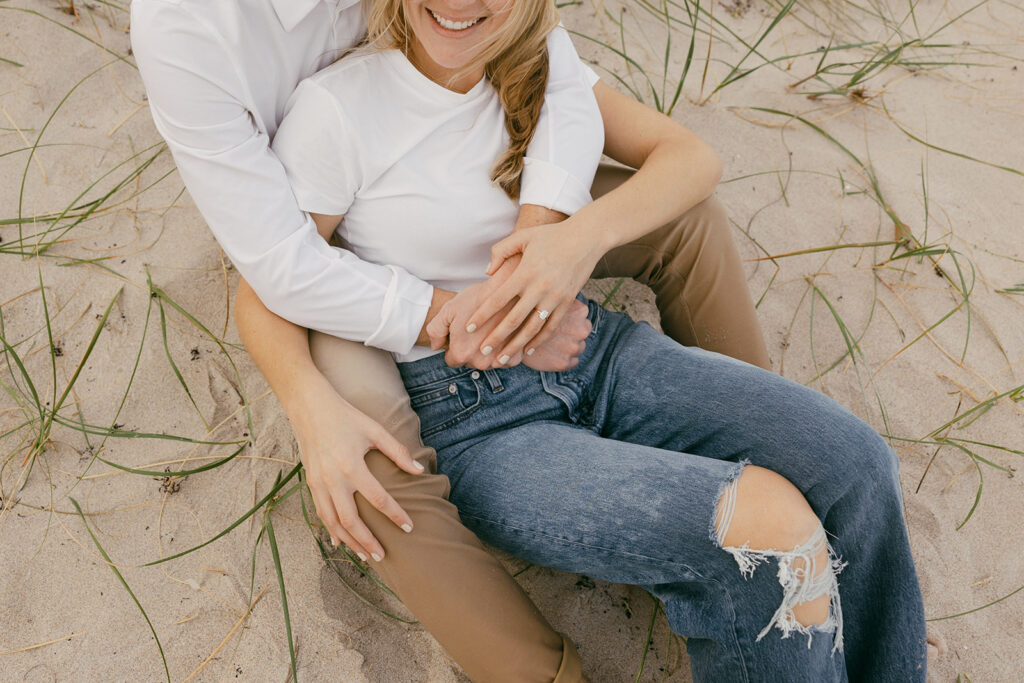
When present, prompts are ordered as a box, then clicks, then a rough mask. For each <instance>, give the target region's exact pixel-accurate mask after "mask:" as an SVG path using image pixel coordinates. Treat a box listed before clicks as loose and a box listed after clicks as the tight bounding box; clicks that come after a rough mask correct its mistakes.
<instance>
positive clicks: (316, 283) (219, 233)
mask: <svg viewBox="0 0 1024 683" xmlns="http://www.w3.org/2000/svg"><path fill="white" fill-rule="evenodd" d="M131 12H132V22H131V27H132V28H131V38H132V50H133V52H134V54H135V57H136V62H137V63H138V66H139V71H140V73H141V74H142V78H143V81H144V83H145V85H146V90H147V95H148V97H149V104H150V111H151V113H152V115H153V120H154V122H155V124H156V127H157V130H158V131H159V132H160V133H161V135H163V137H164V139H165V140H166V141H167V145H168V147H169V149H170V150H171V153H172V155H173V156H174V160H175V163H176V164H177V166H178V171H179V173H180V174H181V177H182V179H183V180H184V182H185V186H186V187H187V188H188V190H189V193H190V194H191V195H192V198H193V200H194V201H195V203H196V206H197V207H198V208H199V211H200V213H202V215H203V217H204V218H205V219H206V221H207V223H208V224H209V226H210V229H211V230H212V232H213V234H214V237H215V238H216V239H217V241H218V242H219V243H220V245H221V247H222V248H223V249H224V251H225V252H226V253H227V255H228V257H229V258H230V259H231V261H232V262H233V263H234V264H235V266H236V267H237V268H238V270H239V272H240V273H241V274H242V276H243V277H245V279H246V280H247V281H248V282H249V284H250V285H251V286H252V288H253V290H254V291H255V292H256V293H257V294H258V295H259V297H260V299H261V300H262V301H263V303H264V304H265V305H266V306H267V308H269V309H270V310H271V311H273V312H274V313H276V314H278V315H280V316H281V317H283V318H285V319H287V320H290V321H292V322H294V323H296V324H298V325H302V326H304V327H308V328H311V329H316V330H320V331H322V332H325V333H327V334H331V335H334V336H337V337H342V338H345V339H351V340H355V341H361V342H364V343H366V344H368V345H371V346H376V347H378V348H382V349H385V350H388V351H394V352H397V353H406V352H408V351H409V350H410V349H411V348H412V347H413V345H414V344H415V341H416V337H417V335H418V333H419V330H420V328H421V326H422V324H423V321H424V319H425V318H426V313H427V310H428V308H429V306H430V301H431V297H432V295H433V288H432V287H431V286H430V285H429V284H427V283H425V282H423V281H422V280H419V279H417V278H415V277H413V276H412V275H410V274H409V273H408V272H407V271H404V270H403V269H401V268H396V267H390V266H379V265H375V264H371V263H367V262H365V261H362V260H361V259H359V258H358V257H356V256H355V255H354V254H352V253H351V252H348V251H345V250H343V249H338V248H336V247H331V246H328V244H327V243H326V242H325V241H324V240H323V239H322V238H321V237H320V235H318V234H317V232H316V226H315V224H314V223H313V221H312V219H311V218H310V217H309V216H308V215H307V214H305V213H303V211H302V210H301V209H300V207H299V204H298V203H297V201H296V197H295V195H294V194H293V192H292V190H291V188H290V187H289V181H288V177H287V174H286V172H285V169H284V167H283V166H282V164H281V162H280V161H279V160H278V158H277V156H276V155H275V154H274V152H273V151H272V150H271V149H270V140H269V138H268V136H267V134H266V132H264V131H262V130H260V129H259V128H258V127H257V126H256V124H255V122H254V120H253V118H252V115H251V114H250V112H249V111H248V110H247V109H246V108H245V107H244V106H243V105H242V101H243V99H242V96H241V94H240V93H241V88H242V83H241V79H240V78H239V76H238V75H237V74H238V72H237V70H236V69H235V68H234V67H233V61H232V56H231V54H230V51H229V50H227V49H225V48H224V46H223V45H222V44H221V42H220V41H219V40H218V38H217V35H216V33H215V32H214V31H213V30H212V29H207V28H205V27H204V25H203V24H202V21H201V19H200V18H197V17H194V16H190V15H187V14H185V13H184V12H183V10H182V9H181V7H180V6H177V5H174V4H167V3H163V2H146V1H145V0H135V1H134V2H133V3H132V7H131ZM309 191H312V190H309ZM317 208H331V207H330V206H328V205H327V204H323V205H317ZM330 213H335V212H334V211H330ZM337 213H340V212H337Z"/></svg>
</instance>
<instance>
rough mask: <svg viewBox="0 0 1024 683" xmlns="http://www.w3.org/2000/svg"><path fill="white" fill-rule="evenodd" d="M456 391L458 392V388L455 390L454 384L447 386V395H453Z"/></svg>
mask: <svg viewBox="0 0 1024 683" xmlns="http://www.w3.org/2000/svg"><path fill="white" fill-rule="evenodd" d="M456 391H458V388H456V386H455V385H454V384H449V385H448V393H449V394H454V393H455V392H456Z"/></svg>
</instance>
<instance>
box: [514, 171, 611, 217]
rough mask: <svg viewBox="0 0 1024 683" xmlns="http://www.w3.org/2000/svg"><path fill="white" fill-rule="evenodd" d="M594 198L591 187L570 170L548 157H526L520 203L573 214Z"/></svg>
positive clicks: (569, 214)
mask: <svg viewBox="0 0 1024 683" xmlns="http://www.w3.org/2000/svg"><path fill="white" fill-rule="evenodd" d="M591 201H593V200H592V199H591V197H590V189H589V188H587V187H584V186H583V183H581V182H580V181H579V180H577V179H576V178H575V177H573V176H572V174H570V173H569V172H568V171H566V170H564V169H562V168H559V167H558V166H555V165H554V164H552V163H551V162H548V161H542V160H540V159H531V158H530V157H526V158H525V159H523V185H522V189H521V190H520V192H519V203H520V204H537V205H539V206H543V207H544V208H547V209H551V210H552V211H559V212H561V213H564V214H566V215H568V216H571V215H573V214H574V213H576V212H577V211H579V210H580V209H582V208H583V207H584V206H586V205H587V204H589V203H590V202H591Z"/></svg>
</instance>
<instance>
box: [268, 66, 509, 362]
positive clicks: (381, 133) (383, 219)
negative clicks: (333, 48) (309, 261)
mask: <svg viewBox="0 0 1024 683" xmlns="http://www.w3.org/2000/svg"><path fill="white" fill-rule="evenodd" d="M365 93H373V97H372V99H371V98H369V97H367V96H366V95H365ZM504 121H505V119H504V111H503V109H502V106H501V102H500V100H499V98H498V94H497V92H496V91H495V89H494V88H493V87H492V86H491V84H490V82H489V81H488V80H487V79H486V78H483V79H481V80H480V81H479V82H478V83H477V84H476V85H475V86H474V87H473V88H472V89H471V90H469V91H468V92H467V93H465V94H462V93H457V92H454V91H451V90H448V89H447V88H444V87H443V86H441V85H439V84H437V83H435V82H434V81H432V80H430V79H429V78H427V77H426V76H425V75H424V74H422V73H421V72H420V71H419V70H418V69H417V68H416V67H415V66H413V64H412V63H411V62H409V60H408V59H407V58H406V57H405V55H403V54H402V53H401V52H400V51H398V50H383V51H377V52H370V53H362V54H355V55H350V56H347V57H345V58H344V59H342V60H340V61H338V62H337V63H335V64H333V65H332V66H330V67H328V68H326V69H324V70H323V71H320V72H319V73H317V74H315V75H314V76H312V77H310V78H308V79H306V80H305V81H303V82H302V83H301V84H299V87H298V88H297V89H296V91H295V94H294V95H293V96H292V99H291V101H290V102H289V107H288V109H287V110H286V114H285V118H284V120H283V121H282V122H281V126H280V128H279V129H278V131H277V136H276V137H275V139H274V144H273V149H274V152H275V153H276V154H277V156H278V158H279V159H280V160H281V162H282V164H283V165H284V167H285V170H286V172H287V174H288V180H289V182H290V183H291V186H292V190H293V191H294V193H295V197H296V199H297V200H298V203H299V206H300V207H301V208H302V209H303V210H305V211H309V212H312V213H322V214H329V215H337V214H345V218H344V219H343V220H342V223H341V225H340V226H339V228H338V235H339V236H340V237H341V238H342V239H343V240H344V242H345V246H346V247H348V248H349V249H351V251H352V252H353V253H354V254H355V255H357V256H358V257H359V258H361V259H363V260H366V261H370V262H373V263H377V264H382V265H388V266H390V267H394V268H400V269H403V270H405V271H407V272H408V273H410V274H411V275H413V276H414V277H416V278H418V279H420V280H423V281H424V282H426V283H428V284H430V285H432V286H434V287H439V288H442V289H447V290H452V291H459V290H461V289H463V288H465V287H467V286H469V285H471V284H474V283H477V282H481V281H483V280H485V279H486V277H487V275H486V272H485V271H486V269H487V264H488V261H489V259H490V249H491V247H492V246H493V245H494V243H495V242H497V241H498V240H500V239H502V238H503V237H505V236H507V235H508V234H509V233H511V231H512V228H513V226H514V224H515V220H516V216H517V214H518V205H517V202H515V201H513V200H511V199H509V197H508V196H507V195H506V194H505V192H504V191H503V190H502V189H501V188H500V187H498V186H497V185H495V184H494V183H493V182H492V181H491V180H490V174H491V169H492V167H493V166H494V163H495V161H496V160H497V159H498V158H499V156H500V155H501V154H502V153H503V152H504V151H505V150H506V149H507V148H508V136H507V134H506V132H505V124H504ZM351 286H352V287H355V288H358V287H359V286H360V283H359V281H358V279H357V278H353V279H352V282H351ZM359 314H360V312H359V311H357V310H353V312H352V315H359ZM389 322H390V324H391V325H405V326H408V329H406V330H405V331H404V333H396V332H397V331H396V330H393V329H392V330H377V331H375V333H374V334H382V335H383V336H386V337H389V338H394V337H396V336H397V337H405V338H409V337H410V336H411V337H412V338H415V337H416V334H417V333H418V331H419V329H420V327H421V325H422V323H423V319H422V315H416V316H409V318H408V319H404V320H396V319H392V320H391V321H389ZM353 323H355V321H350V324H353ZM373 323H374V320H367V321H366V323H365V324H354V327H359V328H364V329H365V328H367V327H371V328H372V324H373ZM366 343H368V344H370V345H372V340H369V341H367V342H366ZM434 353H439V352H436V351H433V350H431V349H430V348H429V347H421V346H414V347H413V348H412V350H411V351H409V352H407V353H406V352H396V353H395V354H394V355H395V359H396V360H397V361H400V362H408V361H413V360H418V359H420V358H424V357H426V356H429V355H432V354H434Z"/></svg>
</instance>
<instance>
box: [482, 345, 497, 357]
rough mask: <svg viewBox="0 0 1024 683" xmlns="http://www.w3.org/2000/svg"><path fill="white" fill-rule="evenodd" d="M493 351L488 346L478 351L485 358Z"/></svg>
mask: <svg viewBox="0 0 1024 683" xmlns="http://www.w3.org/2000/svg"><path fill="white" fill-rule="evenodd" d="M493 350H494V349H492V348H491V347H490V346H485V347H484V348H482V349H480V353H482V354H484V355H485V356H488V355H490V353H491V351H493Z"/></svg>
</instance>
